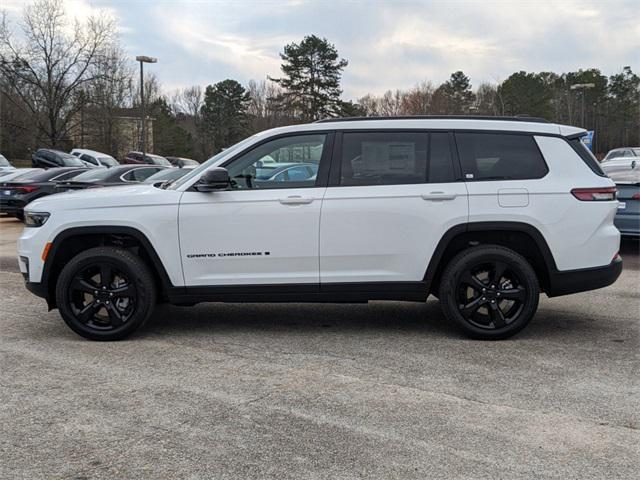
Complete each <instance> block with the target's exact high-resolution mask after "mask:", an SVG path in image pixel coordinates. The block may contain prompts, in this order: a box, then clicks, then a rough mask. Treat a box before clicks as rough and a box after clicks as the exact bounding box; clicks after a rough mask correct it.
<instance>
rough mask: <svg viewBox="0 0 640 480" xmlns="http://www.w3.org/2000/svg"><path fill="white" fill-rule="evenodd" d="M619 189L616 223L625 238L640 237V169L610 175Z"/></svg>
mask: <svg viewBox="0 0 640 480" xmlns="http://www.w3.org/2000/svg"><path fill="white" fill-rule="evenodd" d="M609 178H611V180H613V181H614V182H616V187H617V188H618V202H619V203H618V213H617V214H616V218H615V220H614V223H615V225H616V227H618V230H620V233H621V234H622V236H624V237H640V168H635V169H631V170H625V171H623V172H613V173H609Z"/></svg>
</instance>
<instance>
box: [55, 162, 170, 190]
mask: <svg viewBox="0 0 640 480" xmlns="http://www.w3.org/2000/svg"><path fill="white" fill-rule="evenodd" d="M167 168H169V167H163V166H161V165H119V166H117V167H112V168H105V169H100V170H91V171H88V172H84V173H82V174H80V175H78V176H77V177H75V178H73V179H71V180H68V181H64V182H58V184H57V186H56V191H57V192H64V191H67V190H81V189H83V188H96V187H111V186H117V185H127V184H131V183H140V182H143V181H145V180H146V179H147V178H149V177H150V176H151V175H153V174H154V173H157V172H159V171H160V170H165V169H167Z"/></svg>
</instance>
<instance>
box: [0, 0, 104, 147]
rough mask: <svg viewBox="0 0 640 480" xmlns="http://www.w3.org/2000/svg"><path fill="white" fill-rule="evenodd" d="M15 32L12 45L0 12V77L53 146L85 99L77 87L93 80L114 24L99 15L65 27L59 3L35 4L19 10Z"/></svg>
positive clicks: (44, 1) (55, 0) (46, 0)
mask: <svg viewBox="0 0 640 480" xmlns="http://www.w3.org/2000/svg"><path fill="white" fill-rule="evenodd" d="M20 29H21V32H22V36H23V37H24V39H23V40H22V41H17V40H15V39H14V38H13V36H12V32H11V29H10V26H9V22H8V17H7V15H6V14H3V16H2V21H1V23H0V75H2V76H3V77H4V78H5V79H6V80H7V85H9V86H10V88H11V89H12V91H13V93H15V94H16V95H17V97H19V98H20V100H21V103H22V107H23V108H24V109H25V110H27V111H28V112H29V113H31V114H32V116H33V120H34V122H35V125H36V126H37V128H38V130H39V132H40V134H41V135H42V136H43V137H45V139H46V140H47V141H48V142H49V143H50V144H51V145H52V146H57V145H59V144H60V142H61V141H62V140H63V139H64V138H65V136H67V135H68V133H69V130H70V128H71V126H72V123H73V122H72V120H73V119H74V118H75V117H76V113H78V111H79V110H80V108H81V107H82V105H83V103H84V102H85V100H86V97H85V95H84V93H83V88H84V87H85V85H86V84H87V83H89V82H91V81H92V80H94V79H95V76H94V74H93V73H92V70H91V67H92V65H94V64H95V63H96V61H97V60H98V58H100V57H101V56H102V55H104V53H105V50H106V48H107V47H108V46H109V44H110V43H111V40H112V38H113V32H114V25H113V23H112V21H111V20H110V19H108V18H105V17H101V18H96V17H91V18H89V19H88V20H87V21H86V22H84V23H80V22H78V21H74V22H73V24H72V25H70V24H69V22H68V21H67V17H66V14H65V11H64V8H63V5H62V1H61V0H38V1H36V2H35V3H34V4H32V5H29V6H27V7H25V9H24V13H23V18H22V22H21V24H20Z"/></svg>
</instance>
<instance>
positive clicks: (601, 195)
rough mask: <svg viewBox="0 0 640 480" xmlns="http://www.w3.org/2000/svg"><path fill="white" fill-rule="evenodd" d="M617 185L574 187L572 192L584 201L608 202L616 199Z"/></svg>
mask: <svg viewBox="0 0 640 480" xmlns="http://www.w3.org/2000/svg"><path fill="white" fill-rule="evenodd" d="M616 192H617V189H616V187H602V188H574V189H573V190H571V193H572V194H573V196H574V197H576V198H577V199H578V200H581V201H583V202H607V201H611V200H615V199H616Z"/></svg>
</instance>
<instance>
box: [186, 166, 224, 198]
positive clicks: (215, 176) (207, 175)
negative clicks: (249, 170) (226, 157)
mask: <svg viewBox="0 0 640 480" xmlns="http://www.w3.org/2000/svg"><path fill="white" fill-rule="evenodd" d="M230 183H231V182H230V180H229V172H228V171H227V169H226V168H222V167H214V168H211V169H209V170H207V171H206V172H204V173H203V174H202V176H201V177H200V180H198V181H197V182H196V184H195V185H194V186H193V188H194V189H195V190H197V191H198V192H212V191H214V190H224V189H225V188H227V187H228V186H229V184H230Z"/></svg>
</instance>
